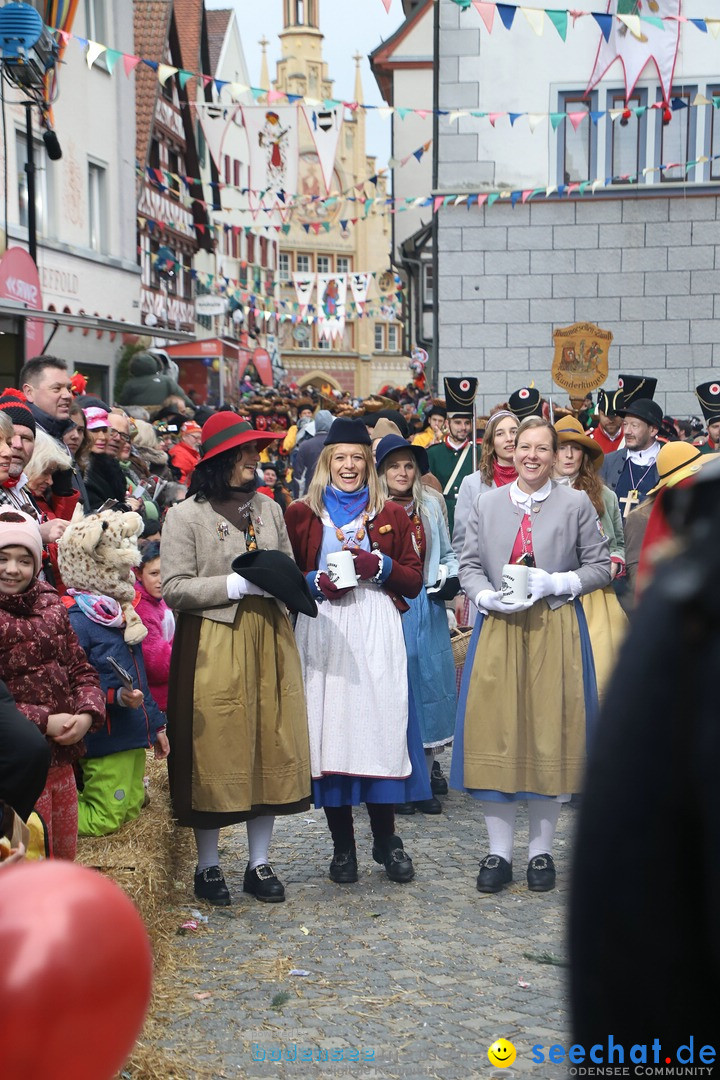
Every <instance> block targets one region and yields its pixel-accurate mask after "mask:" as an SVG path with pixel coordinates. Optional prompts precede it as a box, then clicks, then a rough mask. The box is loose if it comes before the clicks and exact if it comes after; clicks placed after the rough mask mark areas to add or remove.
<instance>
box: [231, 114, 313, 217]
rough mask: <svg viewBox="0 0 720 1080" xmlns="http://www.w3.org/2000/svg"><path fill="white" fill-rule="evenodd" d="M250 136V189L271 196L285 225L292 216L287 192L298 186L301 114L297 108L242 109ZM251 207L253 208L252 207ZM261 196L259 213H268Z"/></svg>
mask: <svg viewBox="0 0 720 1080" xmlns="http://www.w3.org/2000/svg"><path fill="white" fill-rule="evenodd" d="M242 116H243V121H244V123H245V128H246V130H247V136H248V151H249V158H250V164H249V175H250V184H249V187H250V188H251V189H254V190H256V191H258V190H259V191H261V192H265V193H269V196H270V199H271V201H270V206H269V208H270V209H271V210H272V209H275V210H277V211H278V212H279V214H280V217H281V219H282V220H283V221H286V220H287V216H288V213H289V210H288V206H287V200H286V198H285V195H284V193H285V192H286V191H297V186H298V161H299V148H298V110H297V106H295V105H277V106H273V108H272V109H269V108H263V109H248V108H246V107H244V106H243V107H242ZM251 205H252V204H251ZM266 208H267V204H266V202H265V198H264V197H262V196H261V198H260V204H259V206H257V209H258V210H260V209H266Z"/></svg>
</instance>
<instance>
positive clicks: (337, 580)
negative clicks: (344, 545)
mask: <svg viewBox="0 0 720 1080" xmlns="http://www.w3.org/2000/svg"><path fill="white" fill-rule="evenodd" d="M327 575H328V577H329V578H330V580H331V581H332V583H333V585H335V586H336V588H338V589H352V588H354V586H355V585H357V581H358V579H357V574H356V573H355V560H354V559H353V557H352V552H351V551H333V552H331V553H330V554H329V555H328V557H327Z"/></svg>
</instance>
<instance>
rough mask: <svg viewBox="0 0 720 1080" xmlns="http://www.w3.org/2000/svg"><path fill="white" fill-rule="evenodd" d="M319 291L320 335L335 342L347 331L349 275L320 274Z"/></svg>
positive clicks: (318, 317) (318, 276) (318, 318)
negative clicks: (346, 305)
mask: <svg viewBox="0 0 720 1080" xmlns="http://www.w3.org/2000/svg"><path fill="white" fill-rule="evenodd" d="M317 291H318V302H317V322H318V334H319V336H320V337H321V338H325V339H326V340H327V341H330V339H331V338H332V340H333V341H335V339H336V338H338V337H340V336H341V335H342V333H343V332H344V330H345V319H346V315H347V312H346V310H345V301H346V299H347V274H318V275H317Z"/></svg>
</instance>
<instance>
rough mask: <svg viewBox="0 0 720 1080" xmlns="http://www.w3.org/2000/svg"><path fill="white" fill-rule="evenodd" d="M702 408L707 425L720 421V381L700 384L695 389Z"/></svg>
mask: <svg viewBox="0 0 720 1080" xmlns="http://www.w3.org/2000/svg"><path fill="white" fill-rule="evenodd" d="M695 393H696V395H697V399H698V401H699V402H700V408H701V409H702V411H703V416H704V417H705V423H706V424H717V422H718V420H720V379H715V380H714V382H704V383H700V385H699V386H696V387H695Z"/></svg>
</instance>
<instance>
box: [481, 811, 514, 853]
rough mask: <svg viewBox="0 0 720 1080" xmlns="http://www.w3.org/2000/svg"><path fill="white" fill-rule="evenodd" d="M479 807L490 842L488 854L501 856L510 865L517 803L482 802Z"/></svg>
mask: <svg viewBox="0 0 720 1080" xmlns="http://www.w3.org/2000/svg"><path fill="white" fill-rule="evenodd" d="M481 806H482V811H483V814H484V815H485V826H486V828H487V831H488V838H489V840H490V854H491V855H502V857H503V859H506V860H507V861H508V862H509V863H511V862H512V857H513V836H514V834H515V814H516V812H517V803H514V802H483V803H481Z"/></svg>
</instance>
